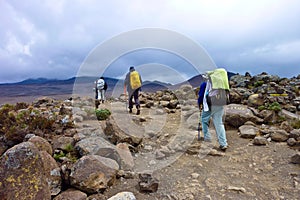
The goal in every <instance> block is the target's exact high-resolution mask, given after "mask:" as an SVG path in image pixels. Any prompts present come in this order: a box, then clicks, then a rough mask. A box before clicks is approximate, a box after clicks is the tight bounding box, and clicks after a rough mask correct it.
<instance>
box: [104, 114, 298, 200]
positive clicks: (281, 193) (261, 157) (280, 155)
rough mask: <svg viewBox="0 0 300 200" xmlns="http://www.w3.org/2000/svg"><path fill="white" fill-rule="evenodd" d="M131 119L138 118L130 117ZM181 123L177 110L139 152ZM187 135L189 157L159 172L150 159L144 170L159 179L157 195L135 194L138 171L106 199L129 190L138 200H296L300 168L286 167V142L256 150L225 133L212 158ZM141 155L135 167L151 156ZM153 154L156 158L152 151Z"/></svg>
mask: <svg viewBox="0 0 300 200" xmlns="http://www.w3.org/2000/svg"><path fill="white" fill-rule="evenodd" d="M131 115H132V116H133V118H136V116H134V114H131ZM148 115H149V109H147V108H142V114H141V116H139V118H145V119H147V116H148ZM152 116H153V115H152ZM148 118H149V117H148ZM181 118H182V116H181V112H180V111H177V112H176V113H171V114H168V115H167V118H166V122H165V123H164V125H163V127H162V129H161V130H160V131H159V132H158V133H157V135H159V138H158V137H154V138H145V139H144V141H143V143H144V146H143V147H145V146H151V145H152V146H153V148H155V147H157V146H160V145H164V144H167V143H169V142H170V141H171V140H172V137H173V136H174V133H175V132H176V130H177V129H178V123H180V120H181ZM212 129H213V127H212ZM187 134H193V136H194V137H195V139H194V140H193V141H192V142H191V144H189V147H188V149H193V151H192V152H193V153H189V151H185V152H182V153H181V154H180V155H179V156H178V157H177V158H176V159H175V160H174V162H169V164H167V165H165V166H163V167H158V168H157V166H156V164H157V163H159V162H160V161H157V160H155V158H154V159H153V160H152V162H153V163H152V168H151V165H150V167H149V165H148V167H149V168H148V169H145V170H146V171H147V170H148V171H149V170H150V171H152V172H153V177H155V178H157V179H158V181H159V186H158V191H157V192H154V193H140V192H139V188H138V182H139V178H138V176H137V174H138V173H139V171H138V172H136V175H135V176H134V178H131V179H125V178H120V179H118V180H117V183H116V184H115V185H113V186H112V187H111V188H109V189H107V190H106V191H105V193H104V195H105V196H107V197H110V196H113V195H115V194H116V193H118V192H123V191H129V192H132V193H133V194H134V195H135V196H136V198H137V199H149V200H152V199H170V200H172V199H174V200H179V199H182V200H183V199H290V200H291V199H299V197H300V185H299V184H300V166H299V165H295V164H292V163H290V159H291V156H292V155H294V154H295V153H296V152H297V150H295V149H291V148H290V147H289V146H288V145H287V144H286V143H285V142H284V143H278V142H270V143H269V144H268V145H266V146H255V145H252V141H251V140H250V139H243V138H240V137H239V135H238V132H237V130H227V140H228V144H229V148H228V149H227V151H226V152H225V153H223V152H221V151H217V153H216V154H213V155H208V154H203V153H201V152H202V151H203V150H204V149H205V147H207V146H205V145H207V144H206V143H204V142H203V141H198V140H197V139H196V138H197V131H196V130H193V131H190V132H187ZM212 134H214V133H212ZM212 146H218V144H217V142H216V141H213V145H212ZM214 148H215V147H212V149H214ZM215 151H216V150H215ZM143 152H145V148H144V149H141V151H140V152H139V153H137V155H134V158H135V162H136V165H138V164H139V163H138V162H139V158H140V157H142V156H149V152H148V154H143ZM151 153H152V154H154V153H153V152H151V151H150V154H151ZM150 160H151V159H150ZM147 162H148V160H147ZM155 162H157V163H155ZM150 163H151V161H150ZM145 166H146V165H145ZM151 169H154V170H151Z"/></svg>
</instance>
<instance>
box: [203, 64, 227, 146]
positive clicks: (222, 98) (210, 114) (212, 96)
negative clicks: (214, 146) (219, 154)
mask: <svg viewBox="0 0 300 200" xmlns="http://www.w3.org/2000/svg"><path fill="white" fill-rule="evenodd" d="M206 75H207V76H208V77H207V80H206V85H205V90H204V92H203V85H201V86H202V90H201V93H202V95H201V94H200V91H199V96H198V105H199V108H200V109H202V113H201V123H202V131H203V134H204V141H207V142H211V134H210V133H209V122H210V118H212V120H213V124H214V127H215V129H216V134H217V138H218V142H219V145H220V149H221V150H223V151H225V150H226V149H227V148H228V144H227V139H226V132H225V127H224V124H223V114H224V105H226V104H228V103H229V83H228V76H227V71H226V70H225V69H223V68H218V69H215V70H213V71H209V72H207V74H206ZM200 89H201V88H200Z"/></svg>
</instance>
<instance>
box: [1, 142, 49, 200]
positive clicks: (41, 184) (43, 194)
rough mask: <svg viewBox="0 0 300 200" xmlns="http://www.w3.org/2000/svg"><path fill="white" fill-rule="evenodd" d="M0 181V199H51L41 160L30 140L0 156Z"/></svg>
mask: <svg viewBox="0 0 300 200" xmlns="http://www.w3.org/2000/svg"><path fill="white" fill-rule="evenodd" d="M24 171H25V172H26V173H24ZM0 183H1V184H0V185H1V187H0V197H1V199H19V198H20V197H22V198H23V199H41V200H43V199H45V200H48V199H51V192H50V188H49V186H48V184H47V181H46V176H45V173H44V164H43V161H42V159H41V157H40V154H39V150H38V148H37V147H36V146H35V145H34V144H33V143H31V142H23V143H20V144H18V145H15V146H14V147H12V148H10V149H8V150H7V151H6V152H5V153H4V154H3V155H2V156H1V157H0Z"/></svg>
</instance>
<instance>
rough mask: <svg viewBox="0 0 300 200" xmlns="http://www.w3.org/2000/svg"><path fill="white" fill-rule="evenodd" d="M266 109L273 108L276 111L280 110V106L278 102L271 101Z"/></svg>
mask: <svg viewBox="0 0 300 200" xmlns="http://www.w3.org/2000/svg"><path fill="white" fill-rule="evenodd" d="M267 109H268V110H274V111H276V112H279V111H281V106H280V104H279V103H278V102H273V103H271V104H269V105H268V108H267Z"/></svg>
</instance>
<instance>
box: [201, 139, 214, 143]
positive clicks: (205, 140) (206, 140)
mask: <svg viewBox="0 0 300 200" xmlns="http://www.w3.org/2000/svg"><path fill="white" fill-rule="evenodd" d="M203 141H204V142H207V143H212V141H211V139H206V138H203Z"/></svg>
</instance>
